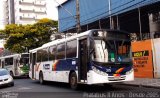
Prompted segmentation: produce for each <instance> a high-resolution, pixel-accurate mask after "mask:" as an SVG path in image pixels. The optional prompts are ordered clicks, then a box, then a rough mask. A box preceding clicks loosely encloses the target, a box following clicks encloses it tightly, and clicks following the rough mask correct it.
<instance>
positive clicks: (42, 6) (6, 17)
mask: <svg viewBox="0 0 160 98" xmlns="http://www.w3.org/2000/svg"><path fill="white" fill-rule="evenodd" d="M0 7H1V9H0V12H1V14H2V17H1V18H0V20H1V21H2V22H1V27H2V28H4V26H5V25H6V24H33V23H35V22H36V21H37V20H39V19H41V18H45V17H47V13H46V10H47V9H46V0H0ZM2 28H1V29H2Z"/></svg>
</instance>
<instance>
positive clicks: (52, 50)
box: [49, 46, 57, 60]
mask: <svg viewBox="0 0 160 98" xmlns="http://www.w3.org/2000/svg"><path fill="white" fill-rule="evenodd" d="M56 50H57V49H56V46H51V47H49V60H55V58H56Z"/></svg>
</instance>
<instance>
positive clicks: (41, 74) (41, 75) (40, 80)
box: [39, 71, 44, 84]
mask: <svg viewBox="0 0 160 98" xmlns="http://www.w3.org/2000/svg"><path fill="white" fill-rule="evenodd" d="M39 83H40V84H44V78H43V73H42V71H41V72H40V73H39Z"/></svg>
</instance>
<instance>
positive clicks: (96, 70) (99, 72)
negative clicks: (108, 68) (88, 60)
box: [92, 66, 108, 76]
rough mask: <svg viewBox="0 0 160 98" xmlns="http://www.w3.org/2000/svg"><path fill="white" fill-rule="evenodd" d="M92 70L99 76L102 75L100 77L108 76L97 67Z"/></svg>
mask: <svg viewBox="0 0 160 98" xmlns="http://www.w3.org/2000/svg"><path fill="white" fill-rule="evenodd" d="M92 70H93V71H94V72H96V73H97V74H100V75H104V76H107V75H108V74H107V73H106V72H103V71H100V70H99V69H97V68H96V67H94V66H92Z"/></svg>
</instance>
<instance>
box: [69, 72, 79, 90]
mask: <svg viewBox="0 0 160 98" xmlns="http://www.w3.org/2000/svg"><path fill="white" fill-rule="evenodd" d="M69 84H70V87H71V88H72V89H77V88H78V85H77V75H76V73H75V72H72V73H71V74H70V77H69Z"/></svg>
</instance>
